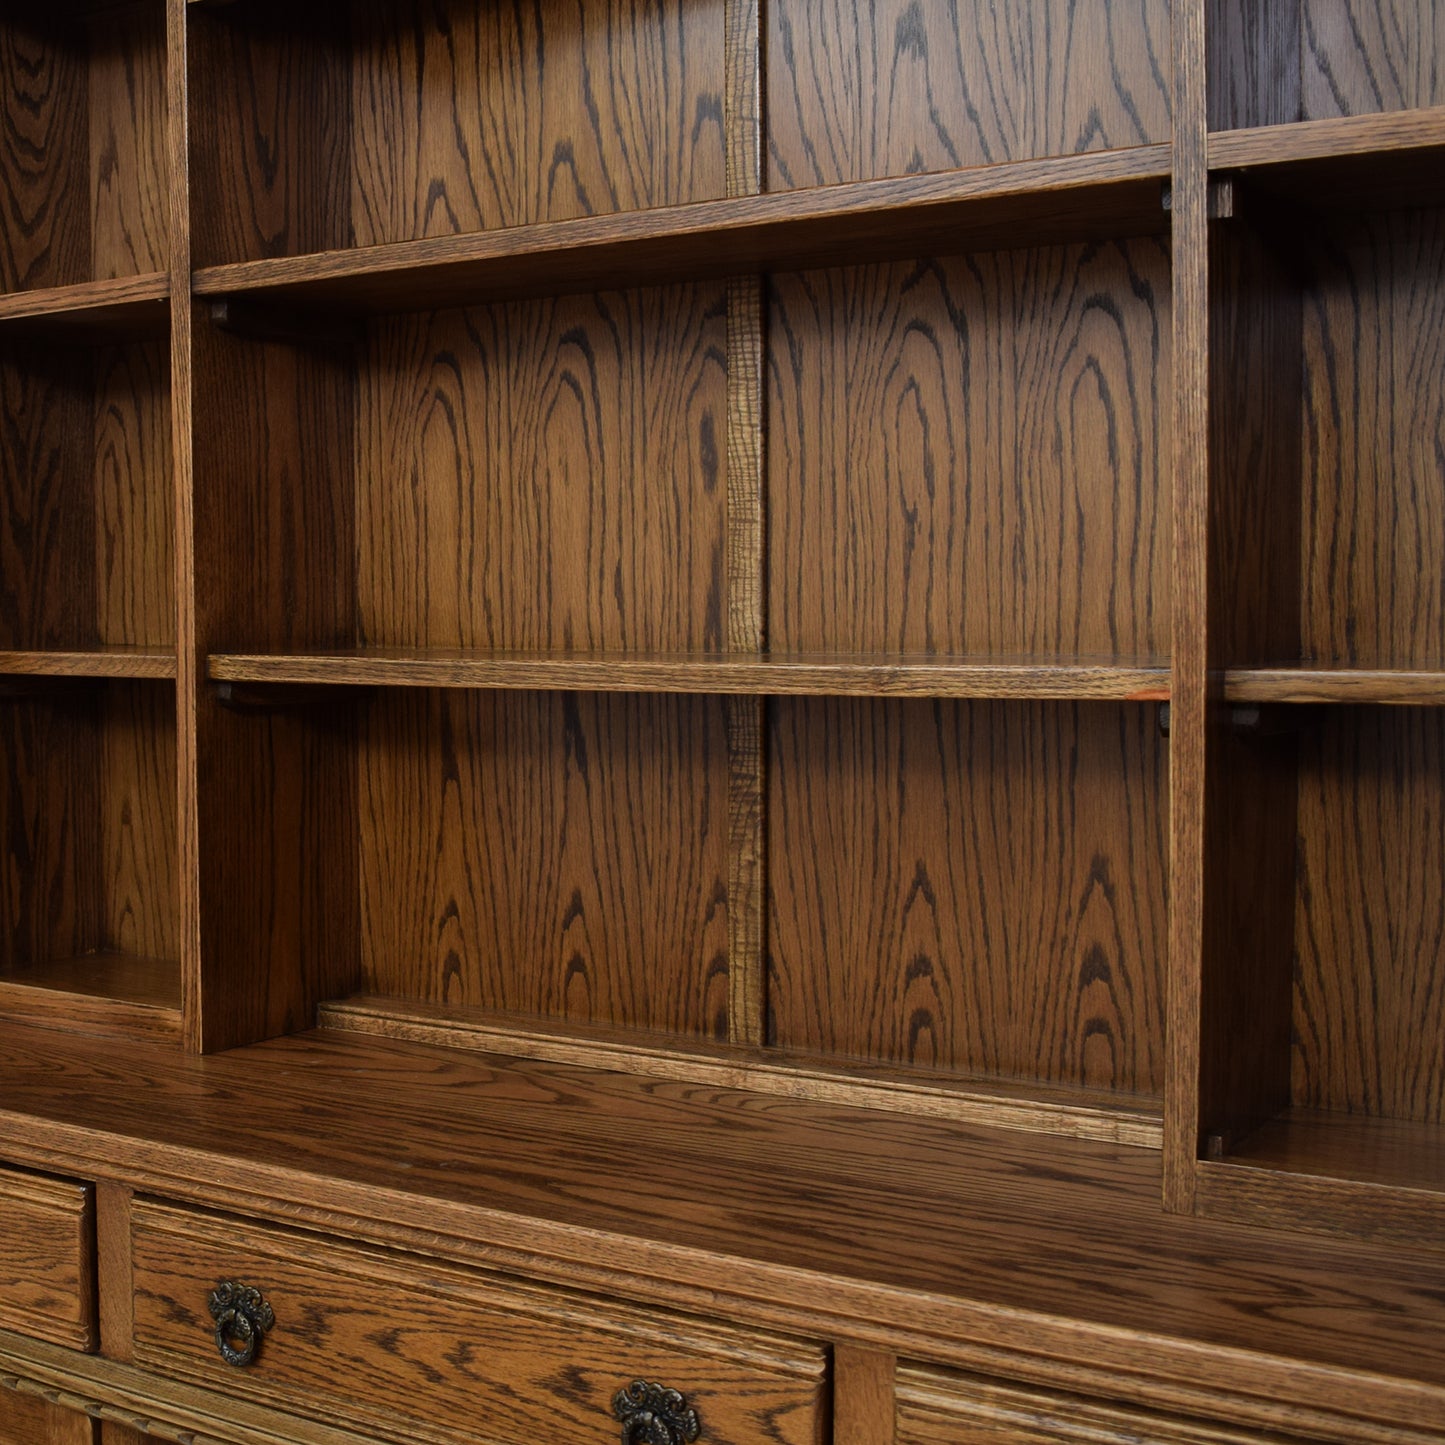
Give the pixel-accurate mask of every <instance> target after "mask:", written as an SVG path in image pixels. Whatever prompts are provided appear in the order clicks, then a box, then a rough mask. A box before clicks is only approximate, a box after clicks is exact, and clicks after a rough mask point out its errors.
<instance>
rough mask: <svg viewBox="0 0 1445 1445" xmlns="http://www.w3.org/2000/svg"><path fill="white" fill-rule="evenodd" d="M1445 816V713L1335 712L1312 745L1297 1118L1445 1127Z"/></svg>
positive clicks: (1304, 758)
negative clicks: (1323, 1115) (1316, 1111)
mask: <svg viewBox="0 0 1445 1445" xmlns="http://www.w3.org/2000/svg"><path fill="white" fill-rule="evenodd" d="M1442 809H1445V711H1441V710H1439V709H1424V710H1421V709H1414V708H1411V709H1395V708H1358V709H1357V708H1342V709H1330V710H1328V711H1327V712H1326V713H1325V714H1324V716H1323V717H1322V719H1321V721H1320V722H1319V724H1318V726H1317V727H1315V728H1311V729H1309V730H1307V731H1306V732H1305V733H1304V734H1302V736H1301V740H1300V781H1299V855H1298V862H1297V864H1296V869H1297V879H1298V883H1297V890H1296V924H1295V940H1294V948H1295V965H1294V977H1295V988H1294V1026H1293V1030H1292V1034H1293V1050H1292V1059H1293V1100H1294V1102H1295V1103H1297V1104H1301V1105H1309V1106H1313V1107H1318V1108H1327V1109H1337V1110H1340V1111H1342V1112H1345V1113H1350V1114H1364V1115H1369V1116H1374V1117H1383V1118H1388V1119H1401V1120H1414V1121H1418V1122H1421V1123H1429V1124H1433V1125H1436V1126H1440V1125H1441V1124H1445V995H1442V991H1441V989H1440V988H1439V985H1438V964H1439V960H1440V958H1441V954H1442V951H1445V829H1441V828H1440V827H1439V826H1438V820H1439V819H1440V817H1441V816H1442ZM1284 966H1286V961H1285V960H1284V959H1281V960H1280V967H1281V968H1283V967H1284Z"/></svg>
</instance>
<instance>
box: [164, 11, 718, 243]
mask: <svg viewBox="0 0 1445 1445" xmlns="http://www.w3.org/2000/svg"><path fill="white" fill-rule="evenodd" d="M326 10H327V13H325V14H321V13H312V12H308V13H307V14H305V15H298V14H297V12H296V7H295V6H293V5H289V4H284V3H265V0H262V3H257V4H253V5H247V6H245V7H244V8H243V9H242V10H240V11H229V12H228V11H225V10H221V11H213V12H208V13H204V14H198V15H197V16H196V18H195V19H194V20H193V21H192V22H191V30H192V36H193V40H192V46H191V60H190V67H191V70H190V74H191V91H192V95H193V97H195V103H194V105H193V111H194V115H195V126H194V135H193V140H192V145H193V150H194V153H195V156H196V158H197V162H198V164H197V166H196V168H195V170H194V172H193V174H194V175H195V178H196V190H195V204H194V208H193V210H194V227H195V231H194V244H195V257H196V261H197V263H198V264H200V265H209V264H213V263H216V262H220V261H234V260H247V259H254V258H257V257H263V256H277V255H304V254H306V253H307V252H310V251H316V250H322V249H327V248H332V247H339V246H368V245H376V244H380V243H383V242H387V241H401V240H413V239H417V238H420V237H423V236H436V235H452V234H456V233H459V232H465V231H477V230H483V229H487V228H490V227H496V226H516V225H523V224H526V223H528V222H532V221H542V220H561V219H565V218H567V217H571V216H581V215H594V214H598V213H603V212H611V211H623V210H636V209H645V208H648V207H652V206H663V205H677V204H680V203H682V202H685V201H693V200H706V199H712V198H715V197H717V196H720V195H722V194H723V193H724V165H723V156H724V145H723V135H722V130H723V99H722V97H723V69H724V62H723V57H724V24H723V10H724V5H723V0H706V3H702V4H698V3H693V0H667V3H665V4H662V5H652V4H643V3H641V0H625V3H620V4H612V5H607V6H600V7H599V6H581V7H579V6H576V5H570V4H564V3H562V0H545V3H543V4H540V5H536V6H529V7H524V8H523V9H517V8H515V7H513V8H511V9H505V8H498V7H494V6H475V5H471V4H468V3H443V4H440V5H434V4H421V3H417V0H412V3H410V4H402V5H397V4H394V3H391V0H386V3H379V0H355V3H353V4H352V5H350V6H343V5H338V6H334V7H326Z"/></svg>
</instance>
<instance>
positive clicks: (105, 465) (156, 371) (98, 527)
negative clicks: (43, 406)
mask: <svg viewBox="0 0 1445 1445" xmlns="http://www.w3.org/2000/svg"><path fill="white" fill-rule="evenodd" d="M94 405H95V508H96V521H95V575H96V632H97V634H98V640H99V641H100V642H103V643H119V644H130V645H140V646H145V645H149V646H156V647H164V646H167V645H170V646H174V644H175V638H176V594H175V539H174V533H173V530H172V514H173V510H174V498H173V495H172V490H171V448H170V443H171V429H170V428H171V409H170V359H169V356H168V354H167V350H166V347H165V345H164V343H162V342H152V343H150V344H147V345H144V346H126V347H102V348H100V349H98V350H97V352H96V355H95V403H94Z"/></svg>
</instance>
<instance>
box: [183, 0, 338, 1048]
mask: <svg viewBox="0 0 1445 1445" xmlns="http://www.w3.org/2000/svg"><path fill="white" fill-rule="evenodd" d="M190 13H192V12H188V14H190ZM308 14H309V12H308ZM195 18H196V21H197V22H198V23H197V28H196V33H195V35H194V37H193V38H194V40H195V46H196V49H195V51H194V53H193V67H192V72H191V81H192V85H193V86H194V84H195V83H196V79H197V72H196V66H198V65H200V64H201V60H202V58H203V56H210V55H211V47H212V45H213V43H214V42H215V40H216V34H214V33H212V31H211V30H210V29H206V30H205V31H204V33H203V31H202V28H201V26H200V24H199V22H200V20H201V18H202V17H201V16H200V15H199V14H196V16H195ZM205 19H206V21H207V22H208V24H210V23H212V22H214V25H215V27H216V30H217V32H219V31H220V30H223V29H224V28H225V27H226V26H227V25H229V24H231V23H233V21H234V22H235V23H236V24H238V25H240V26H242V28H244V25H245V23H246V22H245V17H239V16H235V15H234V14H233V13H232V12H218V13H217V14H216V15H215V16H210V15H207V16H206V17H205ZM313 21H314V23H313ZM263 22H264V24H277V23H279V22H277V20H276V18H275V17H274V16H271V18H270V19H269V20H267V19H266V18H265V16H264V15H263V16H262V17H260V18H258V20H257V25H258V26H262V25H263ZM298 23H299V24H300V29H301V35H300V37H299V39H298V42H297V45H296V46H295V47H294V48H293V50H292V51H291V52H289V53H292V54H294V55H296V56H297V57H299V55H300V52H301V51H302V50H304V48H305V45H306V44H308V43H310V42H309V39H308V37H310V36H311V35H312V33H313V31H314V27H315V25H319V24H320V23H321V22H320V20H319V18H315V17H313V18H312V19H302V18H301V17H298ZM271 39H272V40H273V41H274V43H276V44H278V45H281V44H283V43H284V40H285V30H284V26H283V27H282V28H281V30H280V32H279V33H278V34H277V35H275V36H272V37H271ZM238 43H239V42H238ZM206 63H209V61H207V62H206ZM296 63H297V64H298V65H299V64H300V61H299V58H298V59H297V62H296ZM215 83H216V84H217V85H220V83H221V82H220V81H219V80H218V81H216V82H215ZM297 83H298V84H312V83H319V81H316V79H315V77H313V78H312V80H311V81H306V80H305V78H304V76H303V77H298V81H297ZM324 97H325V92H324V90H323V91H322V92H321V98H322V99H324ZM313 98H314V97H313ZM205 123H206V122H203V121H198V126H201V125H204V124H205ZM200 139H201V138H200V132H199V130H198V131H197V132H196V133H194V134H193V135H192V150H193V161H194V165H195V166H196V167H197V168H202V169H203V168H204V166H205V165H206V154H205V152H204V151H203V150H202V149H201V148H200ZM282 179H283V180H284V178H282ZM206 184H208V182H205V181H203V180H202V178H201V176H200V175H199V174H197V176H196V194H195V199H194V204H196V205H198V206H199V205H203V204H205V191H204V186H205V185H206ZM280 184H281V181H279V180H278V185H280ZM323 199H324V196H323ZM268 204H269V202H268ZM192 241H193V244H194V245H195V246H197V247H199V246H200V245H201V244H202V239H201V236H200V234H199V232H197V233H195V234H193V236H192ZM181 329H183V330H184V332H185V334H184V335H183V337H182V346H183V347H184V348H186V349H188V351H189V360H190V363H191V378H192V387H193V400H192V406H193V416H194V423H193V426H192V428H191V431H190V456H189V458H187V459H186V463H185V465H186V467H187V469H188V470H189V472H190V474H191V477H192V482H193V485H192V488H191V491H190V496H189V501H190V503H191V526H190V528H189V533H190V537H189V541H190V546H189V547H188V549H187V550H188V552H189V553H190V556H189V558H188V561H189V563H190V568H193V569H194V576H195V578H196V579H198V582H197V585H195V587H194V592H193V594H192V597H191V598H190V599H188V600H190V601H193V603H194V619H195V620H194V649H195V650H194V653H188V654H187V655H186V657H184V658H183V659H182V665H183V668H184V667H188V666H190V665H191V658H192V657H196V658H199V657H200V656H203V655H204V654H205V653H206V652H208V651H212V650H216V649H218V648H224V647H227V646H237V645H242V646H245V645H250V646H256V645H261V646H265V647H271V648H278V649H286V648H294V647H303V646H343V645H345V646H349V645H352V644H354V642H355V640H356V584H355V570H354V569H355V565H356V523H355V505H356V491H355V457H356V385H357V383H356V363H355V355H354V349H352V348H348V347H343V346H335V345H310V346H300V345H294V344H281V343H277V342H262V341H252V340H247V339H245V338H243V337H239V336H233V335H229V334H227V333H226V332H224V331H222V330H221V329H219V328H218V326H217V325H216V324H215V322H214V320H213V318H212V317H211V316H210V315H209V314H208V312H207V311H206V310H204V309H203V308H201V307H199V306H198V307H196V308H195V309H194V310H193V311H192V313H191V314H190V315H189V316H187V317H185V321H184V326H183V328H181ZM186 501H187V498H186V496H185V495H184V494H180V493H178V506H179V507H184V506H185V503H186ZM188 570H189V569H188ZM200 579H204V580H203V581H201V580H200ZM194 686H195V684H194V683H193V682H191V683H189V684H188V683H187V681H186V679H184V678H183V679H182V680H181V681H180V682H178V689H181V690H182V691H185V690H186V689H187V688H188V687H189V688H194ZM187 695H188V696H189V697H191V698H193V699H194V703H193V706H194V734H193V735H187V736H184V737H183V742H184V745H185V746H186V747H187V748H188V749H189V748H191V747H192V746H193V747H194V758H195V783H194V788H195V792H194V799H195V810H196V811H195V830H196V831H195V835H194V844H193V847H194V854H193V855H192V856H191V857H190V858H189V859H188V864H189V866H190V867H192V868H193V869H194V873H193V874H192V875H191V876H193V877H194V878H196V879H197V880H198V881H197V883H195V884H192V885H191V886H192V887H196V888H197V889H198V891H197V892H196V894H194V895H192V896H193V897H194V898H196V899H199V900H203V901H204V906H201V907H199V910H198V912H196V913H192V914H190V915H189V919H190V921H191V922H192V923H193V924H194V927H195V933H194V934H189V935H188V938H187V942H188V946H189V947H190V949H191V950H192V953H191V955H190V956H191V958H192V959H193V964H192V967H193V968H194V973H192V974H191V975H190V977H191V979H192V980H193V982H192V983H191V985H190V987H191V989H192V990H193V992H192V993H191V995H190V996H189V998H188V1004H187V1007H188V1017H187V1037H188V1039H189V1040H190V1042H191V1044H192V1046H194V1047H198V1048H205V1049H209V1050H213V1049H224V1048H229V1047H233V1046H235V1045H237V1044H240V1043H245V1042H249V1041H250V1040H253V1039H256V1038H264V1037H268V1036H270V1035H273V1034H275V1033H278V1032H281V1031H283V1030H286V1029H294V1028H300V1027H304V1026H306V1025H307V1024H308V1023H309V1022H310V1019H311V1016H312V1010H313V1009H314V1007H315V1004H316V1002H317V1001H318V1000H319V999H321V998H332V997H335V996H336V994H338V993H343V992H346V991H347V990H348V989H349V988H354V987H355V985H356V982H357V977H358V970H359V960H360V945H359V941H358V936H357V927H358V924H357V918H358V906H359V905H358V890H357V862H356V846H357V845H356V769H355V754H354V748H355V714H354V711H353V710H352V709H351V708H349V707H345V706H341V707H338V706H330V707H327V706H320V707H313V708H310V709H306V710H303V711H300V712H297V711H281V712H277V713H274V714H272V715H269V716H262V715H249V714H242V713H238V712H228V711H227V710H225V709H224V708H222V707H221V706H220V705H219V704H218V702H217V700H216V699H215V698H214V697H213V696H211V695H210V694H209V692H208V691H203V692H195V691H190V692H188V693H187ZM187 906H194V905H190V904H188V905H187Z"/></svg>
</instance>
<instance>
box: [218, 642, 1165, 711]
mask: <svg viewBox="0 0 1445 1445" xmlns="http://www.w3.org/2000/svg"><path fill="white" fill-rule="evenodd" d="M207 674H208V676H209V677H210V679H211V681H213V682H223V683H235V684H251V685H256V686H280V687H288V686H309V687H332V686H334V687H428V688H434V687H456V688H496V689H521V690H529V691H530V690H547V689H557V690H567V691H580V692H679V693H741V694H764V695H774V696H784V695H787V696H809V695H813V696H855V697H957V698H971V697H973V698H1061V699H1062V698H1101V699H1109V700H1114V701H1129V702H1162V701H1166V700H1167V699H1168V696H1169V668H1168V666H1167V665H1166V664H1164V663H1161V662H1147V663H1145V662H1141V663H1137V664H1128V663H1117V662H1104V661H1099V660H1082V659H1080V660H1075V661H1058V660H1049V659H1042V658H1038V659H1022V658H1018V659H1003V658H1000V659H987V660H985V659H971V658H942V657H918V656H887V655H885V656H876V657H866V656H859V655H857V654H847V655H810V654H801V655H798V656H790V657H781V656H778V657H774V656H766V655H765V656H750V655H743V654H733V655H727V654H718V655H714V656H703V655H698V654H691V655H688V654H674V655H667V654H659V655H646V654H637V653H616V654H603V653H576V654H570V655H568V654H562V653H475V652H466V651H461V650H457V651H449V650H445V649H429V650H425V651H412V650H404V649H364V650H357V651H349V652H316V653H295V654H291V653H288V654H264V655H263V654H246V653H218V654H214V655H213V656H212V657H211V658H210V659H209V661H208V664H207Z"/></svg>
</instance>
